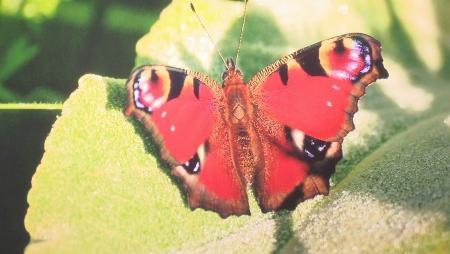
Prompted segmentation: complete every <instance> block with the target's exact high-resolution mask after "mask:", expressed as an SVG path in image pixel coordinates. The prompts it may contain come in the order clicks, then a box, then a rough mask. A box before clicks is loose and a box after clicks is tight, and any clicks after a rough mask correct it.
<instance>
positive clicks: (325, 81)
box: [249, 34, 388, 141]
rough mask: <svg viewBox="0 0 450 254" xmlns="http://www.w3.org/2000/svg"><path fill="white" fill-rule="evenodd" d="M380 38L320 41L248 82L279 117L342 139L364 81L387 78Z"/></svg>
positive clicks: (258, 102)
mask: <svg viewBox="0 0 450 254" xmlns="http://www.w3.org/2000/svg"><path fill="white" fill-rule="evenodd" d="M380 52H381V46H380V43H379V42H378V41H376V40H375V39H373V38H372V37H370V36H368V35H364V34H347V35H342V36H338V37H335V38H332V39H329V40H325V41H322V42H320V43H316V44H314V45H312V46H309V47H307V48H305V49H302V50H299V51H297V52H295V53H293V54H291V55H289V56H287V57H285V58H283V59H281V60H279V61H277V62H275V63H274V64H272V65H270V66H268V67H266V68H265V69H263V70H262V71H261V72H259V73H258V74H256V75H255V77H253V78H252V79H251V80H250V82H249V86H250V89H251V90H252V93H253V101H254V103H255V104H256V105H259V108H260V109H261V110H263V111H265V112H267V113H268V114H269V115H271V116H272V117H273V118H274V119H276V120H278V121H279V122H280V123H283V124H285V125H287V126H289V127H291V128H294V129H298V130H301V131H302V132H304V133H306V134H307V135H310V136H312V137H315V138H317V139H320V140H326V141H342V138H343V137H344V136H345V135H346V134H347V133H348V132H349V131H351V130H352V129H353V114H354V113H355V112H356V111H357V101H358V99H359V97H361V96H362V95H364V93H365V87H366V86H367V85H368V84H370V83H372V82H373V81H375V80H376V79H377V78H387V77H388V73H387V71H386V70H385V69H384V67H383V64H382V57H381V54H380Z"/></svg>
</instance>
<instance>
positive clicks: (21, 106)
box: [0, 103, 63, 110]
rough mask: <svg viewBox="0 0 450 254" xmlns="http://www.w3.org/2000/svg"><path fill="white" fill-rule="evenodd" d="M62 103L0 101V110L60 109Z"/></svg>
mask: <svg viewBox="0 0 450 254" xmlns="http://www.w3.org/2000/svg"><path fill="white" fill-rule="evenodd" d="M62 107H63V104H62V103H0V110H4V109H6V110H62Z"/></svg>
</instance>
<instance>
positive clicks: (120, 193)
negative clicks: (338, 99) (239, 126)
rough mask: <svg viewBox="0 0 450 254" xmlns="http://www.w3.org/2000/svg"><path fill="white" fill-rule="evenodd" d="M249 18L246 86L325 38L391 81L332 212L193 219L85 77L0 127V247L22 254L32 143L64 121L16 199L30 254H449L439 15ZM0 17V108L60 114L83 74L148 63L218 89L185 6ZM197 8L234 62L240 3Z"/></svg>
mask: <svg viewBox="0 0 450 254" xmlns="http://www.w3.org/2000/svg"><path fill="white" fill-rule="evenodd" d="M254 2H255V4H254V5H251V8H250V12H249V19H248V26H247V33H246V37H245V39H244V47H243V49H242V55H241V61H240V63H239V65H240V67H241V69H242V70H243V71H244V73H245V74H246V78H247V79H248V78H249V77H250V76H251V75H252V74H253V73H255V72H256V71H257V70H258V69H260V68H262V67H264V66H265V65H267V64H269V63H271V62H273V61H274V60H275V59H277V58H278V57H281V56H283V55H285V54H286V53H289V52H291V51H293V50H295V49H297V48H299V47H302V46H306V45H308V44H311V43H314V42H316V41H319V40H321V39H324V38H328V37H331V36H334V35H336V34H341V33H345V32H353V31H359V32H365V33H368V34H371V35H373V36H375V37H376V38H378V39H379V40H380V41H382V43H383V47H384V56H385V65H386V68H387V69H388V70H389V72H390V74H391V77H390V78H389V79H388V80H386V81H381V82H377V84H376V85H375V86H373V87H371V88H369V90H368V91H369V95H368V96H367V97H365V98H364V100H362V104H361V111H360V112H359V113H358V117H357V118H356V126H357V130H356V131H355V132H354V133H352V134H351V135H350V136H349V137H348V138H347V140H346V143H345V147H344V148H345V151H344V152H345V159H344V160H343V161H342V162H341V163H340V164H339V167H338V169H337V174H336V175H335V176H334V177H333V182H334V184H335V186H334V188H333V190H332V191H333V195H331V197H327V198H324V199H321V198H317V199H315V200H312V201H308V202H305V203H303V204H302V205H301V206H300V207H299V208H298V209H297V210H296V211H294V212H293V213H278V214H266V215H262V214H261V213H260V212H259V211H258V210H257V208H256V207H255V204H254V203H252V213H253V215H252V217H246V216H244V217H240V218H230V219H228V220H226V221H223V220H221V219H219V218H218V217H217V216H216V215H215V214H212V213H207V212H204V211H196V212H194V213H193V212H190V211H189V209H188V208H186V206H185V202H184V201H183V199H184V198H185V197H184V196H183V192H179V191H178V190H177V184H175V183H174V182H173V181H171V178H170V177H168V176H167V175H166V173H167V167H166V166H165V165H164V163H163V162H161V161H158V160H157V158H158V156H157V152H156V150H155V148H154V146H152V143H151V140H150V139H149V136H148V134H146V132H145V131H144V130H143V129H142V128H141V127H140V125H139V124H138V123H136V122H133V121H127V120H125V119H124V118H123V116H122V115H121V110H122V108H123V106H124V103H125V102H124V91H123V90H122V86H123V83H124V81H125V80H123V79H121V80H116V79H110V78H103V77H101V76H94V75H88V76H83V78H82V79H81V80H80V81H79V89H78V90H77V91H76V92H75V93H73V94H72V95H71V97H70V99H69V100H67V101H66V102H65V104H64V107H63V111H62V113H60V112H58V111H56V112H48V111H30V110H24V111H8V110H5V109H2V110H1V111H0V121H1V125H0V128H1V138H2V146H4V147H2V154H1V156H2V166H3V165H6V167H2V169H1V171H0V172H1V174H2V177H1V186H0V188H4V191H1V194H0V195H2V196H1V197H2V209H1V211H0V212H2V213H4V214H1V218H2V219H4V220H3V221H4V222H2V223H3V224H2V225H1V229H2V234H4V237H2V238H3V239H7V240H9V241H11V240H12V241H13V242H14V247H15V250H19V251H20V249H21V248H23V246H24V245H25V244H26V242H27V237H26V234H25V231H24V228H23V218H24V214H25V210H26V201H25V198H26V193H27V191H28V189H29V188H30V178H31V175H32V174H33V173H34V168H35V166H36V165H37V164H38V161H39V160H40V159H41V158H42V153H43V150H42V149H43V147H42V145H43V140H44V138H45V136H46V135H47V133H48V132H49V130H50V127H51V124H52V123H53V121H54V119H55V116H56V115H57V114H61V117H60V118H59V119H58V121H57V122H56V123H55V125H54V127H53V129H52V132H51V134H50V136H49V137H48V138H47V140H46V147H45V150H46V152H45V154H44V156H43V158H42V161H41V164H40V166H39V168H38V171H37V173H36V175H35V176H34V179H33V189H32V191H31V192H30V195H29V197H28V201H29V202H30V209H29V210H28V215H27V220H26V223H27V230H29V231H30V232H31V235H32V238H31V245H30V248H29V251H30V252H33V251H34V252H40V251H46V250H47V251H48V250H53V251H56V250H60V251H64V252H68V251H69V252H70V251H76V250H78V248H80V247H84V248H88V249H89V250H91V251H95V250H104V251H111V252H117V251H133V252H148V251H149V250H150V251H168V250H172V251H173V250H180V249H184V250H186V249H187V250H190V251H198V252H202V251H206V250H221V251H225V250H228V251H230V252H236V251H238V252H239V251H240V252H244V251H246V250H247V251H248V250H253V251H255V252H274V251H275V252H277V251H285V252H291V251H293V250H294V251H304V252H308V251H309V252H320V251H326V250H330V249H332V250H335V251H340V252H348V251H349V250H352V248H354V246H358V247H359V248H360V249H359V250H361V251H364V250H372V251H373V250H378V251H383V252H384V251H386V250H389V251H391V252H403V251H412V252H438V253H439V252H444V251H445V250H446V249H448V248H449V246H448V242H449V239H450V238H449V231H448V228H449V227H448V225H449V222H448V216H449V210H448V207H450V205H449V203H450V197H449V195H450V191H449V189H448V188H449V186H450V183H449V182H448V179H450V176H449V173H450V168H449V165H450V158H449V156H450V147H449V143H450V137H449V127H448V126H450V125H449V122H450V118H448V116H449V112H450V105H449V102H448V98H449V97H450V89H449V87H448V81H449V79H450V75H449V73H450V72H449V64H448V61H449V59H450V57H449V56H450V53H449V52H450V40H449V36H450V30H449V27H450V24H449V23H450V19H448V17H447V16H446V14H445V11H444V10H446V9H448V7H449V6H448V3H447V2H445V1H439V0H436V1H419V0H417V1H406V0H405V1H401V0H399V1H389V0H386V1H375V0H374V1H364V3H363V2H349V1H343V0H340V1H312V0H311V1H310V0H305V1H300V2H299V1H294V0H286V1H283V4H274V3H273V1H269V0H267V1H266V0H259V1H254ZM0 3H1V6H2V9H1V14H2V16H1V18H2V20H1V23H0V25H1V26H0V29H1V35H2V37H1V38H0V50H2V51H0V52H2V56H4V57H2V58H1V59H0V66H2V67H1V68H0V83H1V85H0V88H1V89H0V100H1V101H2V102H28V101H30V102H47V103H48V102H62V101H64V100H65V98H66V97H67V96H68V94H69V93H70V92H71V91H73V90H74V89H75V85H74V84H75V83H76V79H78V77H80V76H81V75H82V74H84V73H97V74H100V75H102V76H111V77H120V78H126V77H127V75H128V73H129V71H130V69H132V68H133V66H134V65H135V64H136V65H139V64H143V63H147V62H158V63H162V64H169V65H173V66H179V67H188V68H192V69H195V70H198V71H205V72H207V73H209V74H210V75H212V76H213V77H215V78H216V79H219V80H220V78H219V77H220V73H221V72H222V69H223V67H222V66H221V63H220V60H219V59H218V58H217V55H216V54H215V53H214V51H213V48H212V46H211V45H210V44H209V42H208V41H207V40H206V38H205V35H204V32H203V31H202V30H201V29H200V26H199V24H198V22H197V21H196V20H195V18H194V17H193V16H192V13H191V12H190V10H189V8H188V7H187V6H186V1H174V3H172V4H171V5H169V6H168V7H167V8H166V9H165V10H164V11H163V12H162V13H161V16H160V18H159V19H158V17H159V11H160V9H161V8H162V6H163V4H162V3H156V2H154V1H151V3H147V4H143V3H134V2H131V3H130V4H129V5H124V4H123V3H121V2H115V1H96V2H93V3H92V2H90V1H61V2H59V1H46V2H45V3H46V4H42V2H41V1H31V0H29V1H19V2H18V3H16V2H15V1H2V2H0ZM196 3H198V6H197V9H198V10H199V12H201V16H202V17H203V19H204V20H205V23H207V26H208V27H209V28H210V31H211V33H212V34H213V37H214V38H216V39H217V41H218V44H219V48H221V49H222V50H223V51H224V54H225V55H233V54H234V50H235V43H236V41H237V34H238V32H239V29H240V20H239V16H240V13H241V10H242V6H241V5H240V3H238V2H223V1H200V0H199V1H196ZM146 8H147V9H146ZM146 10H148V11H146ZM223 10H227V11H226V12H224V11H223ZM419 16H420V17H421V18H420V19H418V18H417V17H419ZM156 20H157V22H156V23H155V24H154V25H153V26H152V29H151V30H150V32H149V33H147V34H145V33H146V32H147V31H148V28H149V27H150V25H151V23H152V22H153V21H156ZM4 24H5V25H4ZM262 24H263V25H262ZM4 34H8V35H9V36H8V37H4V36H3V35H4ZM143 34H145V35H144V36H143V37H142V38H141V36H142V35H143ZM138 38H140V39H139V40H138ZM135 44H136V53H134V50H133V48H134V47H135ZM3 52H4V53H3ZM135 57H136V59H134V58H135ZM134 61H135V62H134ZM134 63H135V64H134ZM2 105H3V106H2V107H3V108H6V106H5V104H2ZM8 105H11V104H8ZM12 105H14V104H12ZM27 105H30V104H27ZM31 105H36V104H31ZM18 107H19V108H20V105H19V106H18ZM3 140H4V141H3ZM131 186H132V187H131ZM178 187H179V186H178ZM154 193H156V195H154ZM148 216H150V217H151V218H148ZM342 230H344V231H342ZM368 237H369V238H368ZM333 246H337V247H333Z"/></svg>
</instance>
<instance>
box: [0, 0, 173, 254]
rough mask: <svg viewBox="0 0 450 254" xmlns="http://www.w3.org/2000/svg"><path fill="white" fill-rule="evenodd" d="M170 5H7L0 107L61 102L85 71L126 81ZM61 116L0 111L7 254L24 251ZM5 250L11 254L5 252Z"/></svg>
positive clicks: (0, 210)
mask: <svg viewBox="0 0 450 254" xmlns="http://www.w3.org/2000/svg"><path fill="white" fill-rule="evenodd" d="M168 3H169V1H168V0H156V1H155V0H151V1H145V0H128V1H119V0H95V1H88V0H0V103H15V102H42V103H62V102H64V101H65V99H66V98H67V97H68V96H69V94H70V93H71V92H72V91H73V90H75V89H76V87H77V81H78V78H79V77H81V76H82V75H83V74H85V73H97V74H101V75H105V76H111V77H127V76H128V74H129V72H130V70H131V69H132V68H133V67H134V59H135V55H136V53H135V44H136V41H137V40H138V39H139V38H140V37H141V36H142V35H143V34H145V33H146V32H148V29H149V27H151V25H152V24H153V22H155V21H156V20H157V19H158V17H159V13H160V11H161V10H162V9H163V8H164V7H165V6H166V5H167V4H168ZM59 113H60V111H59V110H54V111H48V110H12V111H10V110H0V165H1V166H0V252H1V253H16V252H18V253H20V252H22V251H23V248H24V247H25V245H26V244H27V243H28V240H29V236H28V233H27V232H26V230H25V228H24V226H23V218H24V216H25V213H26V208H27V207H28V205H27V202H26V195H27V192H28V190H29V188H30V186H31V176H32V175H33V173H34V171H35V169H36V166H37V165H38V163H39V160H40V159H41V157H42V154H43V152H44V151H43V147H44V140H45V137H46V136H47V135H48V133H49V131H50V128H51V126H52V124H53V122H54V121H55V119H56V117H57V115H58V114H59ZM2 250H4V251H2Z"/></svg>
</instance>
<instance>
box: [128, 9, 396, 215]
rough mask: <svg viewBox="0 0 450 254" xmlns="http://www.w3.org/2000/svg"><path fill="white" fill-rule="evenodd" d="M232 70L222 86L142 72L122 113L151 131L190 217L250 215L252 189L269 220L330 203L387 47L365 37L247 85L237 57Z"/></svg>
mask: <svg viewBox="0 0 450 254" xmlns="http://www.w3.org/2000/svg"><path fill="white" fill-rule="evenodd" d="M191 7H193V6H192V5H191ZM244 22H245V19H244ZM225 68H226V69H225V72H224V73H223V82H222V85H220V84H219V83H218V82H216V81H215V80H213V79H211V78H209V77H208V76H206V75H205V74H203V73H198V72H195V71H192V70H185V69H180V68H174V67H169V66H162V65H147V66H143V67H140V68H138V69H136V70H135V71H133V72H132V74H131V76H130V78H129V80H128V81H127V84H126V89H127V92H128V105H127V108H126V109H125V115H127V116H131V115H133V116H134V117H136V118H137V119H139V120H140V121H142V122H143V124H144V125H145V127H146V128H147V129H149V130H150V131H151V132H152V134H153V136H154V138H155V140H156V141H157V143H158V144H159V145H160V147H161V155H162V157H163V159H165V160H166V161H167V162H169V164H170V165H171V166H172V173H173V174H174V175H175V176H176V177H178V178H180V179H181V181H182V183H183V185H184V186H185V188H186V191H187V193H188V201H189V205H190V207H191V209H196V208H199V207H201V208H204V209H206V210H213V211H215V212H217V213H218V214H219V215H220V216H221V217H223V218H225V217H228V216H229V215H233V214H234V215H242V214H250V210H249V205H248V197H247V191H246V189H247V186H249V187H252V188H253V190H254V193H255V195H256V197H257V201H258V204H259V206H260V208H261V210H262V211H263V212H269V211H277V210H280V209H294V208H295V207H296V206H297V204H298V203H300V202H301V201H303V200H305V199H308V198H312V197H314V196H315V195H317V194H324V195H326V194H328V192H329V188H330V184H329V179H330V177H331V175H332V174H333V173H334V171H335V166H336V163H337V162H338V161H339V160H340V159H341V157H342V150H341V144H342V141H343V138H344V137H345V136H346V135H347V133H348V132H350V131H351V130H353V128H354V126H353V115H354V114H355V112H356V111H357V110H358V108H357V102H358V100H359V98H360V97H361V96H363V95H364V93H365V88H366V86H367V85H369V84H370V83H372V82H374V81H375V80H376V79H378V78H387V77H388V72H387V71H386V69H385V68H384V66H383V59H382V57H381V46H380V43H379V42H378V41H377V40H375V39H374V38H372V37H370V36H368V35H365V34H361V33H351V34H344V35H341V36H337V37H333V38H331V39H328V40H324V41H322V42H318V43H316V44H313V45H311V46H308V47H306V48H303V49H300V50H298V51H296V52H294V53H292V54H289V55H287V56H286V57H283V58H281V59H279V60H277V61H275V62H274V63H273V64H271V65H269V66H267V67H265V68H264V69H262V70H261V71H259V72H258V73H256V75H254V76H253V77H252V78H251V79H250V81H248V82H244V80H243V76H242V73H241V72H240V71H239V70H238V69H237V68H236V65H235V63H234V61H233V60H232V59H231V58H229V59H227V60H226V62H225Z"/></svg>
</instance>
